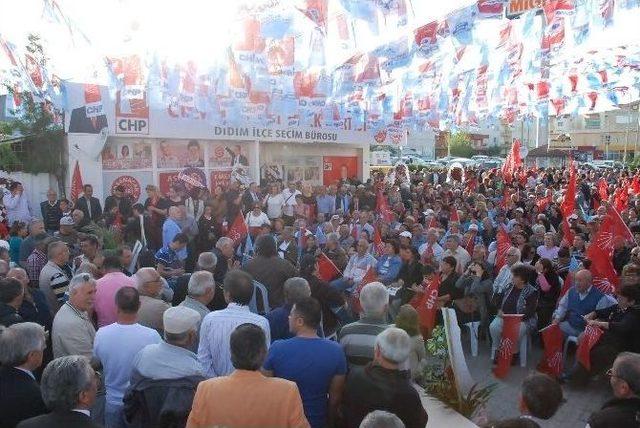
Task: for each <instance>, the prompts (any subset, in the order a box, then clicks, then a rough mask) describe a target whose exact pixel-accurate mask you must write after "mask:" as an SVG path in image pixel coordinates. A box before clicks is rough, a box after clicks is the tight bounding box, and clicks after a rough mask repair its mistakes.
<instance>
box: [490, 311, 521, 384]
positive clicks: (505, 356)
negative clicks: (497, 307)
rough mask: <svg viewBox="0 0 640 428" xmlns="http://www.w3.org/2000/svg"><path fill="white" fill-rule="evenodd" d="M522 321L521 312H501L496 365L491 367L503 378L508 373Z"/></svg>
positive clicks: (497, 375) (494, 372)
mask: <svg viewBox="0 0 640 428" xmlns="http://www.w3.org/2000/svg"><path fill="white" fill-rule="evenodd" d="M521 322H522V314H503V315H502V337H501V339H500V344H499V346H498V349H497V351H496V352H497V355H496V359H497V363H498V364H497V366H496V368H495V369H493V374H494V375H495V376H496V377H497V378H499V379H504V378H505V377H507V375H508V374H509V369H510V368H511V358H512V357H513V354H514V353H515V350H516V348H517V347H518V337H519V333H520V323H521ZM523 340H526V338H523Z"/></svg>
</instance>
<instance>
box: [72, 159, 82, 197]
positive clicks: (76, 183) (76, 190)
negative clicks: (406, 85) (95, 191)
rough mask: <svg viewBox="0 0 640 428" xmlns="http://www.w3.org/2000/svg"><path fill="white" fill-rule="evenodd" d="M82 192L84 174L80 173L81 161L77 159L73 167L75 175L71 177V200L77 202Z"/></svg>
mask: <svg viewBox="0 0 640 428" xmlns="http://www.w3.org/2000/svg"><path fill="white" fill-rule="evenodd" d="M80 193H82V175H80V163H79V162H78V161H77V160H76V166H75V167H74V168H73V176H72V177H71V200H72V201H73V202H74V203H75V202H76V200H77V199H78V197H79V196H80Z"/></svg>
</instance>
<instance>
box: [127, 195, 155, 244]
mask: <svg viewBox="0 0 640 428" xmlns="http://www.w3.org/2000/svg"><path fill="white" fill-rule="evenodd" d="M131 210H132V211H133V215H132V216H131V218H129V220H128V221H127V224H126V226H125V229H124V238H125V241H126V242H128V243H130V244H134V243H135V242H136V241H140V243H141V244H142V245H143V246H145V245H146V247H147V248H149V249H151V250H159V249H160V247H162V243H161V242H160V243H158V242H156V240H155V239H153V233H152V230H151V217H149V216H148V215H145V210H144V206H143V205H142V204H135V205H133V207H132V208H131Z"/></svg>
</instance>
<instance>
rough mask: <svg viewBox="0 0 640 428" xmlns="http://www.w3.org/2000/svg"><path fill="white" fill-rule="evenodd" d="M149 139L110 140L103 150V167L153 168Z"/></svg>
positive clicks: (106, 168)
mask: <svg viewBox="0 0 640 428" xmlns="http://www.w3.org/2000/svg"><path fill="white" fill-rule="evenodd" d="M151 167H152V164H151V143H150V142H149V141H148V140H109V141H108V142H107V144H106V145H105V146H104V149H103V150H102V169H104V170H125V169H151Z"/></svg>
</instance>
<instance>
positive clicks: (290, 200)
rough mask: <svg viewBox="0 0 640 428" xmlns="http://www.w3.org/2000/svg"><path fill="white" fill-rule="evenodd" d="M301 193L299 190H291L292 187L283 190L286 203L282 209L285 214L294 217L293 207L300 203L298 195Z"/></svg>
mask: <svg viewBox="0 0 640 428" xmlns="http://www.w3.org/2000/svg"><path fill="white" fill-rule="evenodd" d="M300 194H301V193H300V191H299V190H293V191H291V189H284V190H283V191H282V199H283V203H284V208H283V209H282V211H283V213H284V215H287V216H289V217H293V209H294V208H293V207H295V206H296V205H298V203H297V202H296V195H300Z"/></svg>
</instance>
